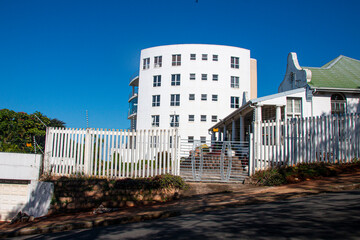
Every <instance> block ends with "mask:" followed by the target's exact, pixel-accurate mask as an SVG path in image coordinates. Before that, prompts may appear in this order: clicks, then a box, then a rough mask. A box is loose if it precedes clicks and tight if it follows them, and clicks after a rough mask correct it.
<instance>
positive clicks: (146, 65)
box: [143, 58, 150, 69]
mask: <svg viewBox="0 0 360 240" xmlns="http://www.w3.org/2000/svg"><path fill="white" fill-rule="evenodd" d="M149 68H150V58H144V59H143V69H149Z"/></svg>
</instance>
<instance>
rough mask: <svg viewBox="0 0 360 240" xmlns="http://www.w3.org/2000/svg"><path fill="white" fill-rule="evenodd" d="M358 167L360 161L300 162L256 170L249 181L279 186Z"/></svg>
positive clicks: (334, 174) (353, 169)
mask: <svg viewBox="0 0 360 240" xmlns="http://www.w3.org/2000/svg"><path fill="white" fill-rule="evenodd" d="M356 169H360V162H359V161H357V160H355V161H354V162H353V163H342V164H330V163H302V164H298V165H296V166H285V167H274V168H271V169H268V170H263V171H257V172H256V173H255V174H254V175H253V176H252V177H251V183H253V184H257V185H261V186H279V185H284V184H290V183H296V182H301V181H305V180H310V179H318V178H322V177H332V176H337V175H338V174H340V173H346V172H353V171H356Z"/></svg>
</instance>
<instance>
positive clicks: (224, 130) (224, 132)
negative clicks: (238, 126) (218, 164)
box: [222, 123, 227, 141]
mask: <svg viewBox="0 0 360 240" xmlns="http://www.w3.org/2000/svg"><path fill="white" fill-rule="evenodd" d="M226 135H227V134H226V124H225V123H224V129H223V139H222V140H223V141H226V138H227V136H226Z"/></svg>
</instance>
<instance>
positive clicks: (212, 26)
mask: <svg viewBox="0 0 360 240" xmlns="http://www.w3.org/2000/svg"><path fill="white" fill-rule="evenodd" d="M359 10H360V1H351V0H346V1H320V0H319V1H316V0H313V1H307V0H306V1H292V0H283V1H282V0H274V1H268V0H257V1H255V0H246V1H242V0H198V3H196V1H195V0H176V1H175V0H152V1H149V0H148V1H146V0H137V1H120V0H114V1H110V0H104V1H100V0H84V1H81V0H71V1H70V0H69V1H68V0H61V1H60V0H51V1H49V0H44V1H37V0H31V1H29V0H0V81H1V94H0V109H2V108H8V109H12V110H15V111H24V112H27V113H33V112H35V111H40V112H42V113H43V114H45V115H47V116H49V117H51V118H58V119H60V120H62V121H65V122H66V124H67V126H68V127H74V128H82V127H86V118H85V112H86V110H88V111H89V126H90V127H95V128H116V129H124V128H128V127H129V121H128V120H127V111H128V102H127V100H128V95H129V92H130V88H129V87H128V82H129V78H130V76H131V75H133V74H134V73H136V72H137V71H138V65H139V61H140V59H139V57H140V50H141V49H143V48H148V47H153V46H158V45H165V44H181V43H206V44H221V45H231V46H237V47H242V48H246V49H250V51H251V57H253V58H255V59H257V61H258V96H264V95H268V94H273V93H276V92H277V88H278V85H279V84H280V82H281V81H282V79H283V76H284V74H285V69H286V58H287V55H288V53H289V52H291V51H294V52H296V53H297V54H298V58H299V61H300V65H302V66H313V67H317V66H318V67H320V66H322V65H323V64H325V63H327V62H328V61H330V60H332V59H333V58H335V57H337V56H339V55H345V56H348V57H352V58H355V59H360V44H359V39H360V31H359V26H360V18H359V16H358V13H359Z"/></svg>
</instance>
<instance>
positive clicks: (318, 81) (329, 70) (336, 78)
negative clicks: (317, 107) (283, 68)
mask: <svg viewBox="0 0 360 240" xmlns="http://www.w3.org/2000/svg"><path fill="white" fill-rule="evenodd" d="M303 68H304V69H309V70H310V71H311V72H312V77H311V81H310V82H309V83H308V84H309V85H310V87H314V88H319V87H322V88H350V89H360V61H359V60H356V59H353V58H349V57H345V56H342V55H340V56H339V57H337V58H335V59H334V60H332V61H330V62H328V63H327V64H325V65H324V66H322V67H320V68H315V67H303Z"/></svg>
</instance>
